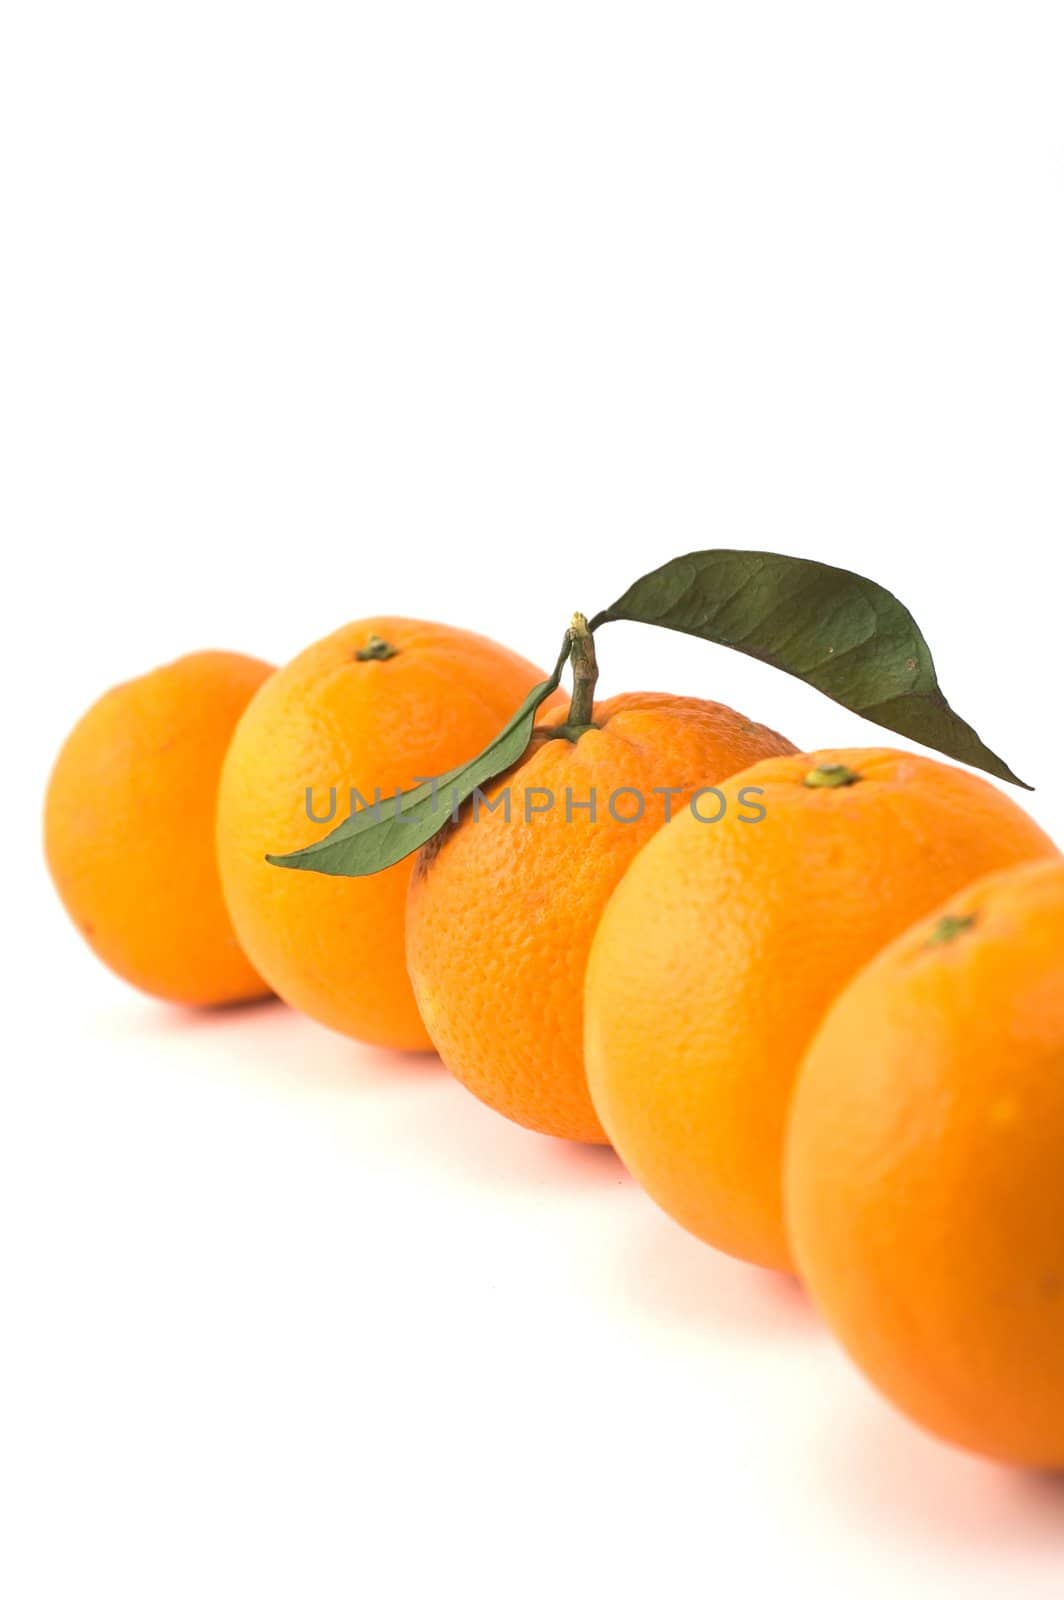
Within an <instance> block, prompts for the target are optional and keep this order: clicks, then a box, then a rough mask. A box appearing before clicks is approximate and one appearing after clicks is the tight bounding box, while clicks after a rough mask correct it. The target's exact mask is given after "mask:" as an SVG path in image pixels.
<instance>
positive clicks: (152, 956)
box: [44, 650, 273, 1005]
mask: <svg viewBox="0 0 1064 1600" xmlns="http://www.w3.org/2000/svg"><path fill="white" fill-rule="evenodd" d="M272 670H273V669H272V667H269V666H268V665H267V664H266V662H264V661H256V660H253V659H252V658H251V657H250V656H243V655H234V654H231V653H229V652H228V651H224V650H204V651H200V652H198V653H196V654H194V655H187V656H182V657H181V658H180V659H179V660H177V661H173V662H171V663H170V664H169V665H168V666H164V667H159V668H157V669H156V670H155V671H154V672H149V673H146V674H145V675H144V676H143V677H139V678H134V679H133V680H132V681H131V682H129V683H123V684H119V685H118V687H117V688H114V689H112V690H110V692H109V693H108V694H105V695H104V696H103V698H102V699H100V700H97V702H96V704H95V705H94V706H92V707H91V709H90V710H89V711H87V712H86V713H85V715H84V716H83V717H82V719H81V721H80V722H79V723H78V724H77V726H76V727H75V728H74V730H73V732H72V733H71V734H70V736H69V738H68V739H67V741H66V743H65V744H64V745H63V748H62V750H61V751H60V753H59V757H58V760H57V761H56V764H55V767H54V769H53V771H52V775H51V779H50V781H49V784H48V793H47V796H46V799H45V813H44V842H45V854H46V857H47V861H48V867H49V870H50V872H51V874H52V877H53V879H54V880H55V885H56V888H57V889H58V891H59V894H60V897H61V898H62V901H63V904H64V905H65V906H66V909H67V911H68V912H69V913H70V916H71V918H72V920H73V922H74V923H75V925H76V926H77V928H78V929H79V930H80V932H81V933H82V934H83V935H84V937H85V939H86V940H87V941H88V943H89V944H90V945H91V947H92V949H93V950H94V951H95V952H96V954H97V955H98V956H99V957H100V960H101V961H103V962H105V963H106V965H107V966H109V967H110V968H111V969H112V971H114V972H116V973H118V974H119V976H120V977H122V978H125V979H127V980H128V981H129V982H130V983H132V984H135V985H136V987H137V988H138V989H143V990H145V991H146V992H147V993H148V994H153V995H158V996H159V997H160V998H161V999H164V1000H174V1001H182V1002H185V1003H186V1004H189V1005H215V1004H219V1003H221V1002H223V1001H227V1000H245V999H248V998H250V997H251V996H253V995H261V994H265V993H266V992H267V990H266V985H265V984H264V983H263V982H262V980H261V978H260V977H259V976H258V974H257V973H256V972H255V970H254V969H253V967H252V965H251V963H250V962H249V961H248V959H247V957H246V955H245V954H244V952H243V951H242V950H241V948H240V946H239V944H238V943H237V938H236V934H235V933H234V931H233V926H232V923H231V922H230V920H229V917H228V915H227V914H226V910H225V906H224V904H223V901H222V887H221V883H220V882H219V879H218V867H217V862H216V860H215V854H214V808H215V801H216V797H217V791H218V775H219V773H220V771H221V767H222V759H223V757H224V755H225V750H226V746H227V745H228V743H229V739H230V737H231V735H232V732H233V729H234V727H235V726H236V722H237V719H238V717H239V716H240V713H241V712H242V711H243V709H244V707H245V706H246V705H247V703H248V701H249V700H250V699H251V697H252V695H253V694H254V693H255V690H256V689H257V688H258V687H259V685H260V684H261V683H262V682H263V681H264V680H265V679H266V678H268V677H269V675H270V673H271V672H272Z"/></svg>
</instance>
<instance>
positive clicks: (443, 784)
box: [266, 634, 570, 878]
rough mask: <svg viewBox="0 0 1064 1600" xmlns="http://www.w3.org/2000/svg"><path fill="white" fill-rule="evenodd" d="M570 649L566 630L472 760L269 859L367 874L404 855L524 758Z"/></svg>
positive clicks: (337, 873)
mask: <svg viewBox="0 0 1064 1600" xmlns="http://www.w3.org/2000/svg"><path fill="white" fill-rule="evenodd" d="M569 650H570V640H569V635H568V634H566V636H565V643H564V645H563V646H562V652H561V655H560V656H559V657H558V661H557V665H556V666H555V668H554V671H553V672H552V673H551V675H550V677H549V678H547V679H545V680H544V682H543V683H538V684H537V685H536V687H535V688H534V689H532V690H531V691H530V692H529V694H528V695H527V697H526V698H525V700H524V701H523V702H522V704H521V705H520V706H519V708H518V709H517V711H515V712H514V715H513V716H512V717H511V718H510V720H509V722H508V723H507V724H506V726H505V727H504V728H503V729H502V730H501V732H500V733H498V734H497V735H496V736H495V738H494V739H493V740H492V741H491V743H490V744H489V745H488V747H487V749H485V750H482V751H481V752H480V754H479V755H478V756H475V757H474V758H473V760H472V761H467V762H466V763H465V765H464V766H461V767H455V768H454V769H453V771H451V772H447V773H444V775H443V776H442V777H440V778H434V779H432V780H430V781H429V782H428V783H420V784H418V785H417V787H416V788H413V789H406V790H404V791H403V793H402V794H398V795H393V796H391V797H389V798H386V799H385V798H382V799H381V800H380V801H379V802H378V803H376V804H374V805H369V806H363V808H362V809H361V810H360V811H354V812H352V813H351V814H350V815H349V816H348V817H345V819H344V821H343V822H341V823H340V825H339V827H337V828H334V829H333V831H332V832H331V833H329V834H326V836H325V838H324V839H318V840H317V841H316V842H315V843H314V844H309V845H307V846H306V848H305V849H303V850H294V851H292V852H291V854H289V855H283V856H282V855H269V856H267V857H266V860H267V861H268V862H269V863H270V865H271V866H274V867H293V868H296V869H298V870H300V871H303V872H325V873H331V874H332V875H334V876H336V877H341V878H364V877H366V876H368V874H370V873H371V872H382V871H383V870H384V868H385V867H392V866H394V865H395V863H396V862H397V861H402V859H403V857H404V856H408V855H410V854H412V852H413V851H415V850H417V849H418V848H419V846H421V845H423V844H424V843H425V841H426V840H427V839H431V838H432V836H433V834H435V833H438V832H439V830H440V829H441V828H442V827H443V825H444V823H445V822H448V821H450V819H451V817H453V816H456V815H457V813H458V810H459V807H460V806H461V805H463V804H464V802H465V801H466V800H468V799H469V797H470V795H471V794H472V793H473V791H474V789H479V788H482V787H483V786H484V784H486V783H490V782H491V780H492V779H493V778H497V777H498V776H499V774H500V773H502V772H505V771H506V769H507V768H508V767H512V766H513V765H514V763H515V762H516V761H519V760H520V759H521V757H522V756H523V755H524V753H525V751H526V750H527V748H528V742H529V740H530V739H531V737H532V729H533V726H534V724H535V720H536V712H537V711H538V710H539V708H540V706H541V705H542V704H543V702H544V700H546V699H548V698H549V696H550V695H552V694H553V693H554V691H555V689H556V688H557V687H558V684H559V683H560V681H561V675H562V668H563V667H564V666H565V663H566V661H567V660H568V658H569Z"/></svg>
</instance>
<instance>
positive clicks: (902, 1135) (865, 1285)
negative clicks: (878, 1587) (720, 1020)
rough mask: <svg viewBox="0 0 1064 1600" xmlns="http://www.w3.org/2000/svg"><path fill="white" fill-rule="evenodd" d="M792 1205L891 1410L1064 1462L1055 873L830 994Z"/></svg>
mask: <svg viewBox="0 0 1064 1600" xmlns="http://www.w3.org/2000/svg"><path fill="white" fill-rule="evenodd" d="M786 1191H787V1203H788V1220H789V1225H790V1230H791V1237H792V1239H793V1242H794V1250H795V1255H796V1258H797V1261H798V1266H799V1269H800V1271H801V1272H802V1274H803V1275H804V1277H805V1279H806V1281H807V1283H808V1285H809V1288H810V1289H811V1291H812V1294H813V1296H814V1298H815V1300H816V1301H817V1303H818V1305H819V1306H820V1308H821V1309H822V1311H823V1312H824V1315H825V1316H826V1317H827V1320H828V1322H829V1323H830V1325H831V1327H832V1328H833V1329H834V1330H835V1332H836V1333H837V1334H838V1335H839V1337H840V1338H841V1340H842V1341H843V1343H844V1344H845V1346H846V1348H847V1349H848V1350H849V1352H850V1353H851V1355H852V1356H853V1357H854V1359H855V1360H856V1361H857V1362H858V1363H859V1364H860V1366H861V1367H862V1368H863V1369H864V1371H865V1372H866V1373H867V1374H868V1376H869V1377H870V1378H871V1379H872V1381H873V1382H874V1383H876V1384H878V1386H879V1387H880V1389H882V1390H883V1392H884V1393H885V1394H886V1395H888V1396H889V1398H890V1399H891V1400H893V1401H894V1402H895V1403H896V1404H897V1405H898V1406H900V1407H901V1409H902V1410H903V1411H905V1412H906V1413H907V1414H908V1415H909V1416H910V1417H911V1418H913V1420H914V1421H916V1422H918V1423H921V1424H922V1425H923V1426H924V1427H925V1428H928V1429H930V1430H931V1432H932V1433H935V1434H938V1435H939V1436H940V1437H941V1438H943V1439H948V1440H950V1441H952V1442H953V1443H954V1444H958V1445H962V1446H964V1447H966V1448H967V1449H969V1450H975V1451H979V1452H981V1453H983V1454H986V1455H990V1456H997V1457H1000V1458H1002V1459H1004V1460H1006V1461H1014V1462H1022V1463H1025V1464H1027V1465H1030V1466H1038V1467H1058V1468H1059V1467H1064V862H1061V861H1060V860H1054V861H1047V862H1041V863H1038V864H1037V865H1033V866H1027V867H1021V868H1018V869H1015V870H1013V871H1011V872H1006V873H1000V874H995V875H994V876H992V877H990V878H986V879H984V880H983V881H981V882H980V883H978V884H976V885H974V886H973V887H971V888H969V889H967V890H965V891H964V892H963V893H962V894H960V895H959V896H957V898H956V899H954V900H952V901H950V902H949V903H948V904H946V905H944V906H942V907H941V908H940V909H939V910H938V911H937V912H936V913H935V914H934V915H933V916H931V917H929V918H928V919H927V920H926V921H924V922H921V923H919V924H918V925H917V926H916V927H914V928H911V929H909V930H908V931H907V932H906V933H904V934H902V936H901V937H900V938H899V939H897V940H896V941H895V942H894V943H892V944H891V945H889V946H888V947H887V949H886V950H884V951H883V952H881V954H880V955H879V956H878V957H877V958H876V960H874V961H873V962H872V963H871V965H869V966H867V967H865V969H864V971H863V972H861V973H859V974H858V976H857V977H856V978H855V979H854V981H853V982H852V983H851V984H850V985H849V987H848V988H846V989H845V990H844V991H843V993H842V994H841V995H840V997H839V998H838V1000H837V1001H836V1002H835V1005H834V1006H833V1007H832V1008H831V1010H830V1011H829V1012H828V1015H827V1017H826V1018H825V1020H824V1022H823V1023H822V1025H821V1027H820V1029H819V1031H818V1032H817V1034H816V1037H815V1038H814V1040H813V1043H812V1045H811V1047H810V1049H809V1052H808V1054H807V1056H806V1058H805V1063H804V1065H803V1067H802V1072H801V1076H800V1079H799V1084H798V1089H797V1092H796V1095H795V1101H794V1111H793V1117H792V1121H791V1127H790V1132H789V1137H788V1155H787V1183H786Z"/></svg>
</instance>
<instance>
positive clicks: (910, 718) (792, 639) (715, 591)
mask: <svg viewBox="0 0 1064 1600" xmlns="http://www.w3.org/2000/svg"><path fill="white" fill-rule="evenodd" d="M622 620H623V621H628V622H650V623H654V624H655V625H656V626H658V627H660V628H673V629H675V630H676V631H677V632H678V633H691V634H694V635H695V636H696V637H697V638H699V639H708V640H710V641H711V642H712V643H714V644H724V645H728V646H729V647H730V648H731V649H732V650H741V651H742V652H743V653H744V654H745V655H748V656H755V657H756V658H757V660H758V661H767V662H770V663H771V665H772V666H774V667H779V668H780V669H781V670H782V671H784V672H789V673H791V674H792V675H793V676H794V677H796V678H801V679H803V680H804V682H806V683H809V684H812V686H813V687H814V688H815V689H819V690H820V692H821V693H822V694H826V695H827V696H828V697H829V699H832V700H836V701H838V703H839V705H842V706H845V707H846V708H847V710H849V711H856V712H857V713H858V715H860V716H862V717H866V718H867V719H868V720H869V721H870V722H875V723H878V724H879V726H880V727H882V728H889V729H890V730H891V731H892V732H893V733H900V734H903V735H904V736H905V737H906V738H907V739H913V740H915V741H916V742H917V743H918V744H923V745H927V746H928V748H929V749H931V750H938V751H940V752H941V754H943V755H947V756H952V757H953V758H954V759H955V760H957V761H964V762H966V763H967V764H968V766H970V767H978V768H980V769H981V770H982V771H983V772H990V773H993V775H994V777H996V778H1005V779H1007V780H1008V782H1009V783H1016V784H1019V785H1020V786H1021V788H1024V789H1026V788H1028V787H1029V785H1028V784H1025V783H1024V782H1023V780H1022V779H1021V778H1018V777H1017V776H1016V774H1015V773H1014V772H1013V771H1011V769H1010V768H1009V767H1008V766H1006V764H1005V762H1004V761H1002V760H1001V758H1000V756H996V755H995V754H994V752H993V751H992V750H988V749H987V747H986V745H985V744H984V743H983V741H982V740H981V739H980V737H979V735H978V734H977V733H976V731H975V729H974V728H972V727H970V726H969V724H968V723H967V722H965V721H964V719H963V717H959V716H958V715H957V713H956V712H955V711H954V710H952V708H951V707H950V705H949V702H948V701H947V699H946V697H945V695H944V694H943V693H942V690H941V689H940V688H939V686H938V676H937V674H936V672H935V664H934V662H933V661H932V659H931V652H930V650H929V649H928V647H927V642H926V640H925V639H924V636H923V634H922V633H921V632H920V629H919V628H918V627H917V625H916V623H915V621H914V620H913V618H912V616H911V615H910V613H909V612H908V611H907V610H906V608H905V607H904V606H903V605H902V603H901V601H900V600H898V599H896V598H895V596H894V595H892V594H891V593H890V591H889V590H887V589H884V588H882V587H881V586H880V585H879V584H878V583H873V582H872V580H871V579H870V578H862V577H859V576H858V575H857V574H856V573H854V572H847V571H845V569H844V568H842V567H828V566H825V565H824V564H823V563H822V562H820V561H803V560H801V559H800V558H799V557H797V556H782V555H774V554H772V553H771V552H768V551H757V550H696V551H695V552H694V553H693V554H692V555H688V556H678V557H677V558H676V560H674V561H667V562H666V563H665V565H664V566H663V567H658V568H657V570H656V571H654V572H650V573H648V574H647V576H646V577H645V578H640V579H639V581H638V582H637V583H634V584H633V585H632V587H631V588H630V589H629V590H628V592H627V594H623V595H622V596H621V598H620V599H619V600H617V601H615V602H614V604H613V605H612V606H608V607H607V608H606V610H605V611H601V612H599V614H598V616H597V617H595V618H594V620H593V621H592V623H591V627H592V628H593V629H594V628H597V627H599V626H601V624H602V623H604V622H615V621H622Z"/></svg>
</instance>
